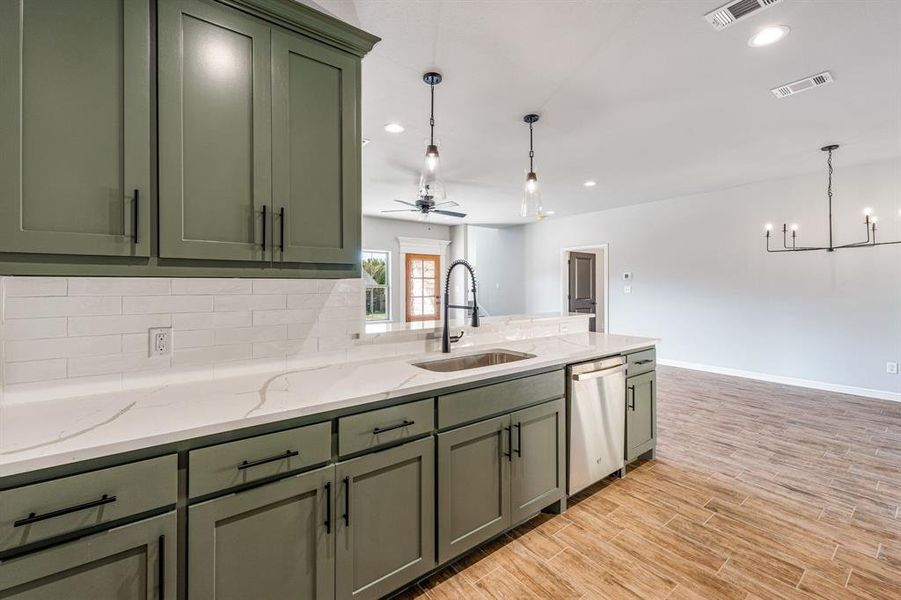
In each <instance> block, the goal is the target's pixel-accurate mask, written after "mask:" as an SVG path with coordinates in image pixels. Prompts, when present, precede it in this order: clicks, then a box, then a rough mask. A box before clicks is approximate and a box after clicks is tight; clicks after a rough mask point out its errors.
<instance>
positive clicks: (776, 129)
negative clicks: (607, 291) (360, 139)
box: [305, 0, 901, 224]
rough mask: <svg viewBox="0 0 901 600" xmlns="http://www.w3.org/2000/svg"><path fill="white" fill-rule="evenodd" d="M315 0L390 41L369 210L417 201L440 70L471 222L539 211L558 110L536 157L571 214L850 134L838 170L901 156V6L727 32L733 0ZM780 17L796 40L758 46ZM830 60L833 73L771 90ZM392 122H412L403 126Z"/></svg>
mask: <svg viewBox="0 0 901 600" xmlns="http://www.w3.org/2000/svg"><path fill="white" fill-rule="evenodd" d="M305 3H307V4H310V5H312V6H314V7H317V8H320V9H321V10H324V11H326V12H329V13H331V14H333V15H335V16H337V17H338V18H340V19H342V20H344V21H347V22H349V23H352V24H353V25H356V26H358V27H360V28H362V29H365V30H367V31H369V32H371V33H374V34H376V35H378V36H380V37H381V38H382V41H381V42H380V43H379V44H378V45H377V46H376V47H375V49H374V50H373V51H372V53H371V54H369V55H368V56H367V57H366V58H365V59H364V61H363V136H364V137H365V138H368V139H369V140H371V142H370V143H369V144H368V145H367V146H366V147H365V148H364V149H363V211H364V213H365V214H380V211H381V210H383V209H389V208H398V207H399V205H397V204H395V203H394V202H392V200H393V199H395V198H397V199H401V200H407V201H413V200H414V199H415V193H416V186H417V182H418V177H419V169H420V166H421V159H422V156H423V153H424V151H425V148H424V144H425V141H426V139H427V137H428V86H426V85H425V84H424V83H422V79H421V76H422V73H424V72H425V71H427V70H437V71H440V72H441V73H442V74H443V75H444V82H443V83H442V84H441V85H440V86H438V87H437V88H436V137H437V139H438V143H439V146H440V148H441V169H442V174H443V178H444V181H445V184H446V188H447V193H448V199H451V200H455V201H457V202H458V203H459V204H460V207H461V208H460V210H462V211H463V212H466V213H468V214H469V216H468V217H467V219H466V222H469V223H481V224H486V223H493V224H503V223H517V222H522V221H523V220H522V219H520V217H519V204H520V201H521V190H522V182H523V179H524V171H525V170H526V167H527V165H528V127H527V125H525V124H524V123H523V122H522V116H523V115H524V114H526V113H528V112H537V113H539V114H540V115H541V120H540V122H539V123H537V124H536V125H535V143H536V148H535V151H536V157H535V167H536V171H537V172H538V175H539V178H540V180H541V183H542V194H543V199H544V205H545V208H546V209H550V210H553V211H555V213H556V215H557V216H560V215H567V214H576V213H582V212H589V211H596V210H602V209H607V208H612V207H617V206H623V205H628V204H635V203H640V202H649V201H653V200H659V199H662V198H668V197H673V196H679V195H684V194H690V193H696V192H703V191H711V190H716V189H722V188H726V187H732V186H736V185H742V184H745V183H749V182H754V181H761V180H766V179H773V178H781V177H789V176H794V175H799V174H803V173H810V172H814V171H817V170H819V169H823V168H824V167H823V156H822V154H821V153H820V152H819V150H818V149H819V148H820V146H822V145H824V144H826V143H831V142H835V143H840V144H842V148H841V149H840V150H839V151H838V153H837V154H836V156H835V164H836V169H837V170H838V173H839V175H838V176H839V177H840V169H841V167H842V166H843V165H851V164H861V163H868V162H874V161H878V160H884V159H887V158H890V157H897V156H899V155H901V115H899V110H901V109H899V107H901V2H898V1H897V0H871V1H868V0H832V1H828V2H809V1H797V0H785V1H784V2H782V3H781V4H778V5H775V6H773V7H771V8H768V9H766V10H763V11H760V12H759V13H757V14H755V15H752V16H750V17H748V18H746V19H744V20H742V21H739V22H738V23H736V24H735V25H733V26H732V27H731V28H729V29H727V30H725V31H722V32H716V31H714V30H713V28H712V27H711V26H710V25H709V24H708V23H707V22H706V21H705V20H704V18H703V15H704V14H705V13H706V12H708V11H710V10H712V9H714V8H717V7H718V6H719V5H721V4H722V1H721V0H709V1H701V0H697V1H694V0H690V1H679V2H668V1H662V0H659V1H653V0H652V1H645V2H637V1H634V0H628V1H566V0H493V1H491V2H481V1H466V0H445V1H439V0H430V1H413V0H380V1H371V0H356V1H352V0H320V1H317V2H313V1H311V0H305ZM773 24H784V25H788V26H790V27H791V29H792V31H791V35H789V36H788V37H787V38H785V39H784V40H782V41H781V42H779V43H777V44H775V45H773V46H769V47H765V48H757V49H752V48H750V47H749V46H748V44H747V41H748V38H749V37H750V36H751V35H752V34H753V33H754V32H756V31H757V30H759V29H760V28H762V27H764V26H766V25H773ZM824 70H829V71H831V72H832V75H833V76H834V78H835V82H834V83H832V84H830V85H828V86H825V87H823V88H820V89H815V90H812V91H809V92H805V93H802V94H799V95H797V96H791V97H789V98H786V99H782V100H777V99H775V98H774V97H773V96H772V95H771V94H770V92H769V90H770V88H773V87H776V86H777V85H780V84H783V83H787V82H791V81H795V80H797V79H800V78H802V77H806V76H808V75H813V74H815V73H819V72H821V71H824ZM388 122H398V123H401V124H402V125H403V126H404V127H406V131H405V132H404V133H402V134H390V133H387V132H386V131H384V129H383V126H384V124H385V123H388ZM588 179H593V180H596V181H597V182H598V184H597V186H595V187H593V188H586V187H584V186H583V185H582V184H583V182H584V181H585V180H588ZM392 216H401V217H403V216H405V214H404V213H394V214H392ZM410 218H416V215H414V214H412V213H410ZM433 219H434V220H435V221H437V222H446V223H451V222H458V221H456V220H454V219H449V218H441V217H433Z"/></svg>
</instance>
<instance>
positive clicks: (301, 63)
mask: <svg viewBox="0 0 901 600" xmlns="http://www.w3.org/2000/svg"><path fill="white" fill-rule="evenodd" d="M359 77H360V61H359V60H358V59H356V58H354V57H352V56H350V55H349V54H347V53H345V52H341V51H339V50H335V49H334V48H330V47H329V46H326V45H325V44H321V43H319V42H316V41H314V40H311V39H309V38H305V37H303V36H300V35H296V34H290V33H287V32H283V31H281V30H277V29H274V30H273V31H272V120H273V127H272V148H273V153H272V193H273V207H274V219H275V224H276V227H277V229H278V231H277V232H276V241H275V253H274V258H275V260H280V261H284V262H307V263H346V264H351V263H354V262H356V261H357V260H358V259H359V254H360V168H359V162H360V132H359V125H358V120H359V116H358V115H359V110H358V106H357V103H358V98H359V93H358V91H357V90H358V88H359V83H358V80H359Z"/></svg>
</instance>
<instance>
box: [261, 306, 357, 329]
mask: <svg viewBox="0 0 901 600" xmlns="http://www.w3.org/2000/svg"><path fill="white" fill-rule="evenodd" d="M361 310H362V309H361ZM313 321H314V315H313V311H312V309H308V308H293V309H289V310H255V311H253V325H254V327H256V326H258V325H284V324H287V323H312V322H313Z"/></svg>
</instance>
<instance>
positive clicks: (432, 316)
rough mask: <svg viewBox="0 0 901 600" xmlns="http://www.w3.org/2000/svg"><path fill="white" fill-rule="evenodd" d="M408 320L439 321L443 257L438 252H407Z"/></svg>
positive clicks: (405, 269)
mask: <svg viewBox="0 0 901 600" xmlns="http://www.w3.org/2000/svg"><path fill="white" fill-rule="evenodd" d="M405 256H406V260H405V263H406V264H405V268H404V272H405V273H406V275H405V280H406V286H405V287H406V291H407V294H406V295H407V298H406V302H405V304H406V311H405V313H406V314H405V316H406V320H407V322H411V321H437V320H438V318H439V315H440V313H441V299H440V297H439V296H438V288H439V278H440V276H441V267H440V264H441V263H440V261H441V257H440V256H438V255H437V254H406V255H405Z"/></svg>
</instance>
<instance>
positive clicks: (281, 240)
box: [278, 206, 285, 254]
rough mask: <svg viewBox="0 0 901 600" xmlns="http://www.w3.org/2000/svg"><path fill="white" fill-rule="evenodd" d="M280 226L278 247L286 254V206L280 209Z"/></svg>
mask: <svg viewBox="0 0 901 600" xmlns="http://www.w3.org/2000/svg"><path fill="white" fill-rule="evenodd" d="M278 227H279V235H278V249H279V250H280V251H281V252H282V254H284V252H285V207H284V206H283V207H282V209H281V210H280V211H279V218H278Z"/></svg>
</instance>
